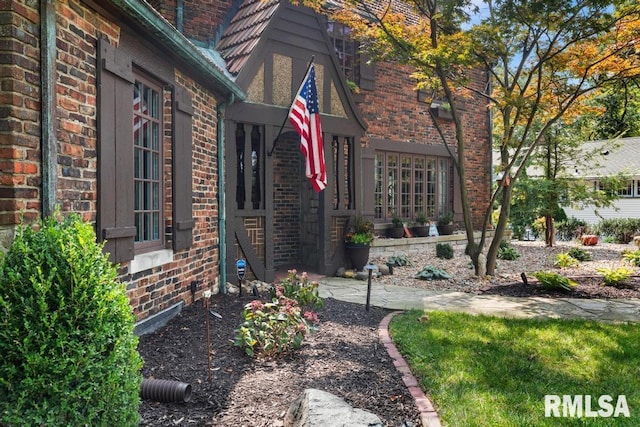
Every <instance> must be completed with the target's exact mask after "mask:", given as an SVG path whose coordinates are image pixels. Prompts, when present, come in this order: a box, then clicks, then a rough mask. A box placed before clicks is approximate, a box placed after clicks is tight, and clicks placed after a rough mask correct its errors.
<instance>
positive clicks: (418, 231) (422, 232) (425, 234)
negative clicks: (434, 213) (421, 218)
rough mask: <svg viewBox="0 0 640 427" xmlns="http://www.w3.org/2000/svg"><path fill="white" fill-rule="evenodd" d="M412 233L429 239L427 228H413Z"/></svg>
mask: <svg viewBox="0 0 640 427" xmlns="http://www.w3.org/2000/svg"><path fill="white" fill-rule="evenodd" d="M413 232H414V234H415V235H416V236H418V237H429V226H428V225H419V226H416V227H413Z"/></svg>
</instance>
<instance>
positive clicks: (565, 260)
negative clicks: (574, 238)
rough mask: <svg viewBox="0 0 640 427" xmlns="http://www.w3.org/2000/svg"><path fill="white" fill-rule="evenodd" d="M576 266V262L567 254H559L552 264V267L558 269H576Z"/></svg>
mask: <svg viewBox="0 0 640 427" xmlns="http://www.w3.org/2000/svg"><path fill="white" fill-rule="evenodd" d="M578 264H579V262H578V260H577V259H575V258H574V257H572V256H571V255H569V254H568V253H560V254H558V255H556V260H555V261H554V262H553V265H554V266H556V267H558V268H566V267H576V266H577V265H578Z"/></svg>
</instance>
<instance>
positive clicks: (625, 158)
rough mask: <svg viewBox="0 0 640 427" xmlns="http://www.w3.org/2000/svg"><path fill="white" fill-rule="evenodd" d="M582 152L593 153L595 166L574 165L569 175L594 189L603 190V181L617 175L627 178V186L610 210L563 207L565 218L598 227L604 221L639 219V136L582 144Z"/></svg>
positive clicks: (619, 193) (587, 207) (591, 207)
mask: <svg viewBox="0 0 640 427" xmlns="http://www.w3.org/2000/svg"><path fill="white" fill-rule="evenodd" d="M583 150H584V152H595V153H596V159H595V163H596V165H595V166H592V167H588V168H585V167H582V166H577V167H575V168H573V170H569V171H568V172H569V173H570V174H572V175H573V176H576V177H580V178H583V179H585V180H587V181H588V182H590V183H591V185H593V188H594V189H601V190H606V188H603V184H602V178H603V177H610V176H613V175H616V174H619V173H621V172H622V173H624V174H625V175H628V176H629V178H630V179H629V181H628V183H627V186H626V187H625V188H624V189H622V190H621V191H619V192H618V196H619V199H618V200H616V201H615V203H614V205H613V206H612V207H607V208H595V207H594V206H581V207H577V206H572V205H570V204H568V205H567V206H564V210H565V212H566V214H567V216H568V217H575V218H577V219H581V220H584V221H586V222H587V223H589V224H597V223H598V222H599V221H600V220H601V219H603V218H640V137H634V138H621V139H618V140H615V141H607V140H600V141H590V142H587V143H585V144H584V146H583Z"/></svg>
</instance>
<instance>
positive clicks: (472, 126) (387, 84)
mask: <svg viewBox="0 0 640 427" xmlns="http://www.w3.org/2000/svg"><path fill="white" fill-rule="evenodd" d="M376 67H377V68H376V80H375V91H362V92H363V93H364V94H365V96H366V99H365V102H363V103H359V104H358V107H359V108H360V110H361V112H362V113H363V117H364V119H365V121H366V122H367V124H368V128H367V134H366V137H365V138H363V141H364V143H365V144H367V141H368V139H370V138H374V139H389V140H392V141H397V142H412V143H418V144H437V145H441V144H442V139H441V137H440V135H439V134H438V133H437V131H436V128H435V126H434V124H433V120H432V118H431V116H430V114H429V106H430V103H428V102H419V101H418V96H417V92H416V90H415V80H413V79H412V78H411V77H410V75H411V69H410V68H408V67H402V66H398V65H397V64H388V63H387V64H377V65H376ZM472 76H473V82H474V83H473V84H474V86H475V88H476V89H477V90H484V87H485V84H486V75H483V74H482V73H481V72H475V73H473V74H472ZM462 109H463V112H462V120H463V124H464V133H465V139H466V141H467V155H466V167H467V177H468V180H467V184H466V185H467V188H468V189H469V197H470V202H471V206H472V215H473V223H474V226H475V227H477V228H479V227H480V226H481V224H482V220H483V214H484V210H485V209H486V207H487V206H488V199H489V195H490V193H489V190H490V189H489V186H490V180H489V177H490V158H489V155H490V151H489V150H490V147H489V139H488V138H489V136H488V132H489V131H488V129H489V125H488V123H489V117H488V114H487V108H486V102H484V101H483V100H481V99H470V100H465V101H464V103H463V105H462ZM438 123H439V124H440V125H441V126H442V128H443V130H444V133H445V136H446V138H447V140H448V141H449V143H450V144H451V145H453V146H457V143H456V141H455V133H454V126H453V122H452V121H447V120H439V122H438Z"/></svg>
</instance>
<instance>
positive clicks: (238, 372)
mask: <svg viewBox="0 0 640 427" xmlns="http://www.w3.org/2000/svg"><path fill="white" fill-rule="evenodd" d="M249 301H250V299H249V298H242V299H240V298H238V297H237V296H222V295H214V296H213V297H212V305H211V308H212V309H213V310H215V311H216V312H218V313H219V314H221V315H222V319H218V318H215V317H212V316H210V337H211V381H209V380H208V369H207V366H208V358H207V352H206V348H207V339H206V320H205V314H206V313H205V312H206V310H205V308H204V307H203V304H202V301H198V302H196V303H195V304H193V305H191V306H188V307H185V308H184V309H183V310H182V312H181V313H180V314H179V315H178V316H176V317H175V318H174V319H172V320H171V321H170V322H169V324H168V325H167V326H166V327H164V328H162V329H160V330H158V331H156V332H155V333H153V334H148V335H145V336H142V337H141V338H140V344H139V351H140V354H141V356H142V358H143V360H144V367H143V375H144V377H145V378H157V379H166V380H176V381H182V382H186V383H189V384H191V386H192V397H191V401H190V402H188V403H159V402H154V401H149V400H146V401H143V402H142V405H141V407H140V418H141V422H140V425H141V426H210V425H212V426H234V427H235V426H251V427H259V426H282V425H283V419H284V414H285V413H286V411H287V409H288V407H289V405H290V404H291V402H292V401H293V400H294V399H295V398H296V397H297V396H298V395H299V394H300V393H302V391H303V390H304V389H306V388H317V389H321V390H324V391H327V392H329V393H333V394H335V395H337V396H339V397H341V398H343V399H345V400H346V401H347V402H348V403H349V404H351V405H352V406H354V407H357V408H360V409H364V410H368V411H371V412H373V413H375V414H376V415H378V416H379V417H380V418H381V419H382V420H383V421H384V423H385V425H388V426H419V425H420V423H419V415H418V412H417V409H416V407H415V405H414V403H413V398H412V397H411V395H410V394H409V393H408V391H407V389H406V387H405V386H404V384H403V382H402V378H401V375H400V374H399V373H398V371H397V370H396V368H395V367H394V365H393V363H392V360H391V359H390V357H389V356H388V354H387V351H386V349H385V348H384V346H382V345H381V344H380V343H379V340H378V325H379V323H380V321H381V320H382V319H383V318H384V316H386V315H387V314H388V313H389V311H388V310H384V309H380V308H376V307H371V309H370V310H369V311H368V312H367V311H365V309H364V307H363V306H362V305H358V304H350V303H345V302H341V301H337V300H334V299H326V300H325V307H324V308H322V309H321V310H319V313H318V316H319V319H320V328H319V330H318V331H317V332H316V333H315V334H313V335H312V336H311V337H310V338H309V339H308V340H307V341H305V344H304V345H303V347H302V348H301V349H300V350H299V351H298V352H295V353H293V354H291V355H288V356H286V357H284V358H283V359H278V360H255V359H252V358H250V357H249V356H247V355H245V353H244V352H243V351H242V350H241V349H240V348H238V347H235V346H233V344H231V342H230V340H232V339H233V335H234V330H235V329H236V328H237V327H238V326H239V325H240V323H241V316H240V315H241V311H242V307H243V305H244V304H246V303H247V302H249Z"/></svg>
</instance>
